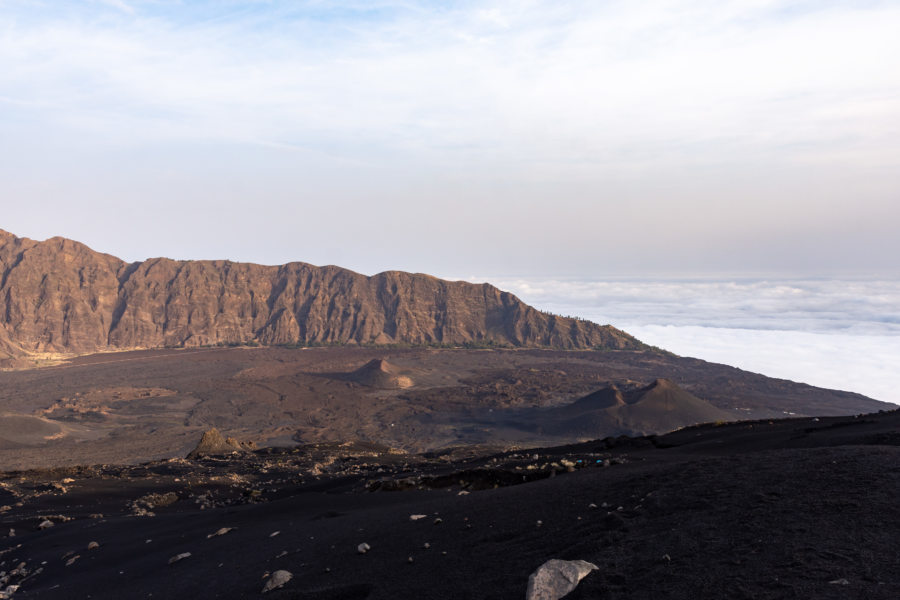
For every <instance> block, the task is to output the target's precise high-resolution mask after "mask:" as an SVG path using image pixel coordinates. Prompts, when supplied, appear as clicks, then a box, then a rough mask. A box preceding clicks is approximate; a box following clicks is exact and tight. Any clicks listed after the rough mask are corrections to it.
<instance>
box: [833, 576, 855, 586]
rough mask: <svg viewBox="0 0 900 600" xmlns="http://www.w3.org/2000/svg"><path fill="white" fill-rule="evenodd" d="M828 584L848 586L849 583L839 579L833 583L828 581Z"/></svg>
mask: <svg viewBox="0 0 900 600" xmlns="http://www.w3.org/2000/svg"><path fill="white" fill-rule="evenodd" d="M828 583H830V584H832V585H850V582H849V581H847V580H846V579H844V578H843V577H841V578H840V579H835V580H834V581H829V582H828Z"/></svg>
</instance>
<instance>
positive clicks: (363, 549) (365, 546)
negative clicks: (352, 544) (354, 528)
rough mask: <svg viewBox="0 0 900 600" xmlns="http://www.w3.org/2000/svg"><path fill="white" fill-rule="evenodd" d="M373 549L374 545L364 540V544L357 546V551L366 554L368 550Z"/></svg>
mask: <svg viewBox="0 0 900 600" xmlns="http://www.w3.org/2000/svg"><path fill="white" fill-rule="evenodd" d="M371 549H372V546H370V545H368V544H367V543H365V542H363V543H362V544H360V545H359V546H357V547H356V551H357V552H359V553H360V554H365V553H366V552H368V551H369V550H371Z"/></svg>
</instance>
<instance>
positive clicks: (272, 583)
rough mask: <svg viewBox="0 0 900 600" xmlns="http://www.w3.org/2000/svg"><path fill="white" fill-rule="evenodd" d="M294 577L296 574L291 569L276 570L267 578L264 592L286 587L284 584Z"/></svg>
mask: <svg viewBox="0 0 900 600" xmlns="http://www.w3.org/2000/svg"><path fill="white" fill-rule="evenodd" d="M326 570H327V569H326ZM293 578H294V574H293V573H291V572H290V571H285V570H284V569H280V570H278V571H275V572H274V573H272V574H271V575H270V576H269V578H268V579H267V580H266V584H265V585H264V586H263V589H262V593H263V594H265V593H266V592H271V591H272V590H277V589H279V588H281V587H284V584H286V583H287V582H288V581H290V580H291V579H293Z"/></svg>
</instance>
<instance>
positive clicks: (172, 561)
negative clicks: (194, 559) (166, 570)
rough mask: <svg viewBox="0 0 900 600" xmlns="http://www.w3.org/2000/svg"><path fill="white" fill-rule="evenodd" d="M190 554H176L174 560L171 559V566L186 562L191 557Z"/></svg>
mask: <svg viewBox="0 0 900 600" xmlns="http://www.w3.org/2000/svg"><path fill="white" fill-rule="evenodd" d="M190 555H191V553H190V552H182V553H181V554H176V555H175V556H173V557H172V558H170V559H169V564H170V565H171V564H174V563H177V562H178V561H179V560H184V559H185V558H188V557H190Z"/></svg>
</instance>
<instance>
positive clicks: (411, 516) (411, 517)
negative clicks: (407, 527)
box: [409, 515, 428, 521]
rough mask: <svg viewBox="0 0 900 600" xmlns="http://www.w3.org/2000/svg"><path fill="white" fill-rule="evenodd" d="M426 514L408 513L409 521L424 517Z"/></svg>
mask: <svg viewBox="0 0 900 600" xmlns="http://www.w3.org/2000/svg"><path fill="white" fill-rule="evenodd" d="M427 516H428V515H409V520H410V521H418V520H419V519H424V518H425V517H427Z"/></svg>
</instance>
